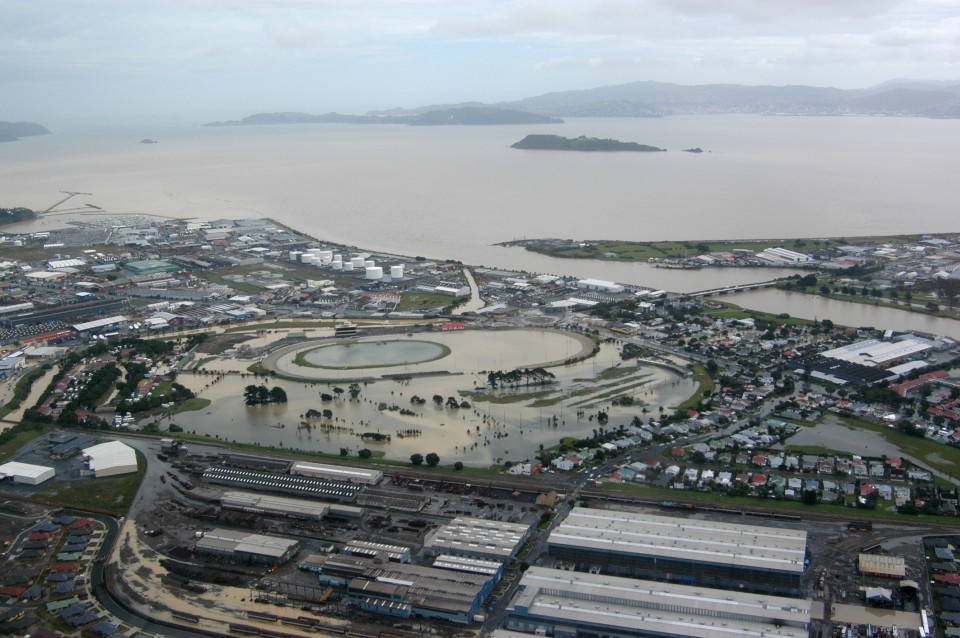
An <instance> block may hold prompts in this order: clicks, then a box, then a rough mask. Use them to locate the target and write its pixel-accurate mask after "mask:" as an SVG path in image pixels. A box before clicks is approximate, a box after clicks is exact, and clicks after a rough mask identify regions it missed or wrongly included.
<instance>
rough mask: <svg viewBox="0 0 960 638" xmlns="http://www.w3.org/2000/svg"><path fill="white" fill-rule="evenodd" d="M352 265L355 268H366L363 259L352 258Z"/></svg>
mask: <svg viewBox="0 0 960 638" xmlns="http://www.w3.org/2000/svg"><path fill="white" fill-rule="evenodd" d="M350 263H351V264H352V265H353V267H354V268H363V267H364V263H363V257H351V258H350Z"/></svg>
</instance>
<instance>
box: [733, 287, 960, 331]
mask: <svg viewBox="0 0 960 638" xmlns="http://www.w3.org/2000/svg"><path fill="white" fill-rule="evenodd" d="M717 299H719V300H721V301H728V302H730V303H735V304H737V305H738V306H743V307H744V308H752V309H754V310H762V311H764V312H770V313H773V314H780V313H787V314H788V315H790V316H791V317H800V318H802V319H829V320H830V321H832V322H833V323H835V324H837V325H839V326H851V327H854V328H860V327H874V328H880V329H884V330H887V329H889V330H896V331H898V332H911V331H914V330H916V331H919V332H925V333H929V334H935V335H943V336H947V337H951V338H953V339H956V340H958V341H960V321H956V320H955V319H946V318H944V317H933V316H931V315H928V314H924V313H921V312H910V311H907V310H901V309H898V308H894V307H891V306H888V305H886V304H884V303H880V304H872V303H866V304H863V303H852V302H849V301H839V300H837V299H829V298H827V297H819V296H816V295H808V294H804V293H798V292H789V291H786V290H777V289H772V288H768V289H764V290H751V291H749V292H743V293H738V294H736V295H725V296H723V297H717Z"/></svg>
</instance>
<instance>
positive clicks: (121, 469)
mask: <svg viewBox="0 0 960 638" xmlns="http://www.w3.org/2000/svg"><path fill="white" fill-rule="evenodd" d="M81 454H83V459H84V461H86V463H87V467H88V469H89V470H90V472H92V473H93V475H94V476H95V477H96V478H103V477H105V476H118V475H120V474H130V473H132V472H136V471H137V453H136V451H134V449H133V448H132V447H130V446H129V445H127V444H125V443H121V442H120V441H108V442H106V443H101V444H99V445H94V446H92V447H88V448H84V449H83V450H81Z"/></svg>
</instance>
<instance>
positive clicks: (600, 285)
mask: <svg viewBox="0 0 960 638" xmlns="http://www.w3.org/2000/svg"><path fill="white" fill-rule="evenodd" d="M577 288H579V289H580V290H589V291H591V292H605V293H609V294H612V295H616V294H619V293H621V292H623V286H621V285H620V284H618V283H616V282H613V281H603V280H601V279H581V280H579V281H578V282H577Z"/></svg>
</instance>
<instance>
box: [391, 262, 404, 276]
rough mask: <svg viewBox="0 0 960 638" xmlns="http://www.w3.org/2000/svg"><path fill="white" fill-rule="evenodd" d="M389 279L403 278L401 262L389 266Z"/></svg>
mask: <svg viewBox="0 0 960 638" xmlns="http://www.w3.org/2000/svg"><path fill="white" fill-rule="evenodd" d="M390 279H403V264H400V265H399V266H390Z"/></svg>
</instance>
